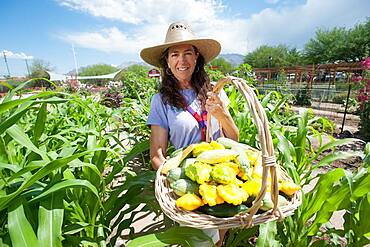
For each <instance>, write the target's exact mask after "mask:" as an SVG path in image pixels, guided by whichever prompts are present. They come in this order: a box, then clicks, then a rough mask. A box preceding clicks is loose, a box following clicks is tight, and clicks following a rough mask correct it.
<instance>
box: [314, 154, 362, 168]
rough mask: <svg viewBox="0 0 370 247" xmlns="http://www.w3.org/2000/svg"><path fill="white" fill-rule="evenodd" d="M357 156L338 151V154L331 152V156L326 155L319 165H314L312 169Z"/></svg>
mask: <svg viewBox="0 0 370 247" xmlns="http://www.w3.org/2000/svg"><path fill="white" fill-rule="evenodd" d="M355 156H358V153H357V152H344V151H338V152H333V153H331V154H328V155H326V156H325V157H324V158H322V159H321V160H320V161H319V163H317V164H316V165H314V166H313V167H314V168H318V167H321V166H324V165H327V164H331V163H333V162H334V161H336V160H342V159H343V160H344V159H348V158H352V157H355Z"/></svg>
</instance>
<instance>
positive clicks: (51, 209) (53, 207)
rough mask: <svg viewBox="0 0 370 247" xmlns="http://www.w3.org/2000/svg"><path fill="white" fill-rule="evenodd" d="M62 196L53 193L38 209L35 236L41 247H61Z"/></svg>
mask: <svg viewBox="0 0 370 247" xmlns="http://www.w3.org/2000/svg"><path fill="white" fill-rule="evenodd" d="M63 207H64V205H63V194H62V193H59V194H57V193H53V194H51V195H50V196H49V197H48V198H47V199H46V200H44V201H42V202H41V204H40V207H39V226H38V230H37V236H38V238H39V241H40V246H41V247H54V246H56V247H59V246H62V241H61V240H62V225H63V214H64V208H63Z"/></svg>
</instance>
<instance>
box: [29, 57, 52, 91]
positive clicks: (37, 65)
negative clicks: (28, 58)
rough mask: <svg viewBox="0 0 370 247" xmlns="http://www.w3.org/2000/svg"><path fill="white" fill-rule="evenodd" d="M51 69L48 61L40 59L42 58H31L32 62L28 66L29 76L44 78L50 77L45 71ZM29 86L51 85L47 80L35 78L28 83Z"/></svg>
mask: <svg viewBox="0 0 370 247" xmlns="http://www.w3.org/2000/svg"><path fill="white" fill-rule="evenodd" d="M50 70H52V67H51V65H50V63H49V62H47V61H45V60H42V59H34V60H32V64H31V66H30V73H31V74H30V78H46V79H50V75H49V74H48V73H47V72H46V71H50ZM29 86H30V87H32V86H33V87H50V86H51V85H50V84H49V82H47V81H45V80H42V79H37V80H34V81H33V83H32V84H30V85H29Z"/></svg>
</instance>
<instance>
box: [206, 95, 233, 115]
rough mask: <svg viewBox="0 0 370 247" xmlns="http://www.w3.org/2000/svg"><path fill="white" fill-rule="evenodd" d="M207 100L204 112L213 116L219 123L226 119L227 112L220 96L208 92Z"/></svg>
mask: <svg viewBox="0 0 370 247" xmlns="http://www.w3.org/2000/svg"><path fill="white" fill-rule="evenodd" d="M207 96H208V98H207V100H206V110H207V112H208V113H210V114H211V115H212V116H214V117H215V118H216V119H217V120H219V121H221V120H222V119H224V118H225V117H227V115H228V114H227V111H226V110H225V104H224V103H223V102H222V100H221V98H220V95H219V94H216V93H213V92H208V93H207Z"/></svg>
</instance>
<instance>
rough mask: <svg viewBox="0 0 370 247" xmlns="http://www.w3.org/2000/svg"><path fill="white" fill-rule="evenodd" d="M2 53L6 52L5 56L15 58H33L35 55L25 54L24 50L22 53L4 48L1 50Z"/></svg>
mask: <svg viewBox="0 0 370 247" xmlns="http://www.w3.org/2000/svg"><path fill="white" fill-rule="evenodd" d="M1 53H2V54H4V53H5V56H6V57H7V58H14V59H33V56H27V55H26V54H24V53H23V52H20V53H14V52H12V51H8V50H3V51H2V52H1Z"/></svg>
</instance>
